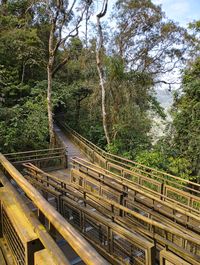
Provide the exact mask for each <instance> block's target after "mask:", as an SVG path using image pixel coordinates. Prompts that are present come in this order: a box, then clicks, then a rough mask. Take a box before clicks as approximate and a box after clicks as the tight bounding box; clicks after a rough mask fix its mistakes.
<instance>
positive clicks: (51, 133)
mask: <svg viewBox="0 0 200 265" xmlns="http://www.w3.org/2000/svg"><path fill="white" fill-rule="evenodd" d="M47 75H48V87H47V111H48V124H49V138H50V147H53V146H54V144H55V135H54V130H53V109H52V100H51V92H52V67H51V64H50V63H48V66H47Z"/></svg>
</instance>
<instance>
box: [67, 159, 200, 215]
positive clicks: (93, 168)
mask: <svg viewBox="0 0 200 265" xmlns="http://www.w3.org/2000/svg"><path fill="white" fill-rule="evenodd" d="M72 165H73V167H74V168H77V169H78V170H80V171H82V172H85V173H87V174H88V175H89V176H91V177H96V178H97V179H98V180H99V181H106V182H107V183H110V186H111V187H113V188H116V189H117V188H118V189H119V190H121V191H124V192H126V193H127V191H128V189H133V190H137V189H138V190H139V192H140V193H141V196H145V197H153V198H154V197H155V199H157V200H160V201H161V203H163V202H166V203H167V202H169V203H171V205H172V206H171V207H174V206H175V205H176V206H178V207H179V208H180V209H182V210H185V211H187V212H188V213H193V214H195V215H197V216H198V215H199V214H200V198H199V197H198V196H195V195H193V194H190V193H188V192H185V191H182V190H179V189H176V188H174V187H171V186H169V185H166V184H162V183H160V182H158V181H156V180H154V179H149V178H147V177H144V176H142V175H139V174H138V175H137V180H135V181H133V180H129V179H127V178H124V177H123V176H120V175H118V174H115V173H112V172H110V171H109V170H106V169H102V168H101V167H99V166H97V165H94V164H92V163H90V162H88V161H85V160H83V159H81V158H78V157H74V158H73V159H72ZM142 194H143V195H142ZM161 210H162V208H161Z"/></svg>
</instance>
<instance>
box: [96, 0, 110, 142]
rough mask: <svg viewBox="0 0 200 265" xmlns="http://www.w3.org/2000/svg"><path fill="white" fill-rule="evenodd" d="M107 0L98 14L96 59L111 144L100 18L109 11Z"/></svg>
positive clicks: (103, 115) (104, 115)
mask: <svg viewBox="0 0 200 265" xmlns="http://www.w3.org/2000/svg"><path fill="white" fill-rule="evenodd" d="M107 2H108V1H107V0H105V1H104V3H103V8H102V11H101V12H100V13H99V14H98V15H97V28H98V34H99V42H98V45H97V51H96V61H97V70H98V74H99V79H100V86H101V107H102V119H103V129H104V133H105V137H106V140H107V143H108V144H110V136H109V132H108V123H107V113H106V89H105V77H104V70H103V63H102V57H101V56H102V53H103V33H102V28H101V23H100V18H102V17H103V16H105V14H106V11H107Z"/></svg>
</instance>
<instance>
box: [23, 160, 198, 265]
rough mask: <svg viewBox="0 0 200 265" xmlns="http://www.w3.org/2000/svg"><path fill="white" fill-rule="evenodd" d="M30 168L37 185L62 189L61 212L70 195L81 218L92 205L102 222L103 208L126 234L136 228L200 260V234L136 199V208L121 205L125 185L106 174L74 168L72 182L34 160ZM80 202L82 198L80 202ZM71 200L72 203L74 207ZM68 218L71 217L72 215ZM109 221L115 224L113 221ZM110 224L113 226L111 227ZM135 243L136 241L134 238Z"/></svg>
mask: <svg viewBox="0 0 200 265" xmlns="http://www.w3.org/2000/svg"><path fill="white" fill-rule="evenodd" d="M26 168H27V170H28V171H27V176H29V177H28V179H29V181H31V182H32V183H33V185H36V187H37V188H38V189H41V190H44V189H46V191H47V192H49V190H50V191H51V192H52V191H53V190H55V191H56V192H59V193H60V196H61V197H60V198H61V199H60V204H59V205H60V206H58V207H60V211H61V212H62V211H65V210H63V208H62V207H63V206H62V196H66V197H69V198H71V200H70V203H71V207H74V208H73V210H72V211H71V212H72V213H73V211H74V217H73V218H75V216H79V218H78V220H80V221H81V220H84V216H82V215H80V214H81V212H85V211H86V209H91V210H92V212H94V214H93V215H92V216H93V218H94V219H93V223H94V224H100V223H99V222H100V219H101V217H98V216H99V215H98V212H100V213H101V215H104V216H107V217H109V218H110V219H111V220H112V221H114V222H115V223H117V224H118V225H120V226H122V227H124V228H125V229H126V230H123V229H122V228H121V229H122V230H119V231H121V232H122V231H123V235H124V236H125V235H126V233H125V231H127V230H129V231H135V232H137V233H139V234H140V235H141V236H145V238H151V239H153V240H154V242H155V243H156V246H157V248H158V249H159V248H160V246H162V247H163V248H165V247H166V248H167V249H170V250H171V251H173V252H174V253H176V254H177V255H179V256H182V257H184V259H185V260H187V261H188V262H190V264H195V265H197V264H199V262H200V237H199V235H198V234H196V233H193V232H191V231H189V230H186V229H185V230H184V232H183V231H182V230H183V229H184V228H181V227H179V226H178V225H176V224H175V223H174V226H173V225H169V223H168V222H165V220H162V219H160V220H159V219H158V220H157V219H151V218H152V216H153V213H152V212H151V211H145V210H144V209H143V208H142V207H137V205H136V204H135V203H134V207H135V209H134V208H128V205H127V206H123V205H120V203H121V202H120V200H121V198H122V197H121V196H120V195H122V193H123V192H122V191H123V189H121V190H120V188H119V186H118V188H117V187H114V186H113V183H111V181H108V183H110V186H109V185H106V184H105V182H104V180H105V179H104V178H103V176H102V174H100V176H99V181H97V180H96V178H95V177H94V179H92V178H91V177H89V176H87V175H86V174H84V173H82V172H80V171H78V170H76V169H72V171H71V185H70V184H69V183H68V182H66V181H65V180H60V179H59V177H58V178H56V177H55V176H51V175H49V174H47V173H45V172H43V171H41V170H40V169H37V168H36V167H34V166H32V165H30V164H29V165H26ZM93 175H95V176H96V177H97V174H96V173H95V172H93ZM108 183H107V184H108ZM112 186H113V189H112ZM73 187H74V188H76V189H77V191H73ZM55 196H57V195H55ZM130 199H131V198H130ZM75 202H76V203H75ZM77 202H79V204H78V203H77ZM70 203H69V205H68V207H70ZM87 205H90V207H87ZM79 211H80V212H79ZM75 212H77V213H75ZM80 216H82V217H80ZM68 218H69V219H70V215H69V216H68ZM73 218H72V220H73ZM107 224H110V225H111V221H109V222H108V223H107ZM101 225H105V223H101ZM110 225H109V227H111V226H110ZM77 226H78V227H79V228H80V230H81V231H84V230H83V229H81V227H82V224H81V223H77ZM100 227H102V226H100ZM98 231H99V230H98ZM106 231H107V230H106ZM113 231H114V230H113ZM101 235H102V236H103V231H101ZM104 235H105V234H104ZM106 238H107V237H106ZM133 242H134V241H133ZM111 243H112V242H111ZM108 244H109V243H108ZM133 244H136V243H135V242H134V243H133ZM143 244H144V243H143ZM127 246H128V242H127ZM143 247H144V245H143ZM140 248H141V245H140ZM108 249H110V248H108ZM121 249H123V248H121ZM112 254H113V253H112ZM128 264H129V263H128ZM130 264H132V263H130ZM137 264H140V263H137ZM141 264H145V263H141ZM154 264H155V263H154Z"/></svg>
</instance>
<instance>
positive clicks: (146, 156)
mask: <svg viewBox="0 0 200 265" xmlns="http://www.w3.org/2000/svg"><path fill="white" fill-rule="evenodd" d="M136 161H137V162H138V163H140V164H144V165H146V166H148V167H152V168H155V169H158V170H166V163H167V161H166V157H165V155H164V154H163V153H162V152H160V151H157V150H154V151H143V152H141V153H139V154H138V155H137V156H136Z"/></svg>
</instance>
